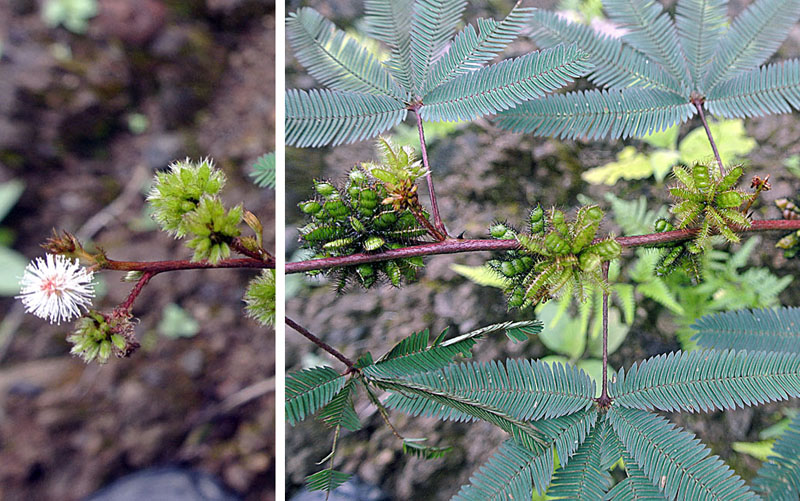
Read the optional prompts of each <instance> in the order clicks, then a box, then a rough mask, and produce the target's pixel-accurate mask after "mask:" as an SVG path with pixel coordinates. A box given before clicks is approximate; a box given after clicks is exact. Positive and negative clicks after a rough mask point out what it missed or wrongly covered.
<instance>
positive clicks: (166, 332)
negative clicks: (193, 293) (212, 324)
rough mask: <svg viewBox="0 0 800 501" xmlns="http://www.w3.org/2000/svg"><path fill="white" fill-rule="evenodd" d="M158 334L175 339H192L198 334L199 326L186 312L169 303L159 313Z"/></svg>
mask: <svg viewBox="0 0 800 501" xmlns="http://www.w3.org/2000/svg"><path fill="white" fill-rule="evenodd" d="M157 329H158V333H159V334H161V335H162V336H164V337H168V338H171V339H177V338H182V337H194V336H195V335H196V334H197V333H198V332H200V324H199V323H198V322H197V320H195V318H194V317H193V316H192V315H191V314H189V313H188V312H187V311H186V310H184V309H183V308H181V307H180V306H178V305H177V304H175V303H169V304H167V305H166V306H164V309H163V310H162V311H161V321H160V322H158V328H157Z"/></svg>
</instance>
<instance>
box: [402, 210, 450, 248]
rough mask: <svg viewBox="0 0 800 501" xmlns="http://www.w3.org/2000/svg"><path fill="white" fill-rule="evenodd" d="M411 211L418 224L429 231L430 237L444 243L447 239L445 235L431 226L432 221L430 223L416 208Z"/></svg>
mask: <svg viewBox="0 0 800 501" xmlns="http://www.w3.org/2000/svg"><path fill="white" fill-rule="evenodd" d="M409 210H410V211H411V213H412V214H414V218H415V219H416V220H417V222H418V223H419V224H421V225H422V226H424V227H425V229H426V230H428V234H429V235H430V236H432V237H433V238H435V239H436V240H437V241H442V240H445V239H446V238H447V237H446V236H445V235H442V233H441V232H440V231H439V230H437V229H436V228H435V227H434V226H433V225H432V224H431V222H430V221H428V218H426V217H425V215H424V214H423V213H422V212H421V211H420V210H419V209H418V208H416V207H415V208H411V209H409Z"/></svg>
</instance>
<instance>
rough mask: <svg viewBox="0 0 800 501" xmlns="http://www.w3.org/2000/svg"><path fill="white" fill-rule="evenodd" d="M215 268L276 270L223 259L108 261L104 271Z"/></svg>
mask: <svg viewBox="0 0 800 501" xmlns="http://www.w3.org/2000/svg"><path fill="white" fill-rule="evenodd" d="M214 268H275V262H274V261H273V262H267V261H264V260H261V259H254V258H251V257H246V258H240V259H222V260H220V261H218V262H217V263H216V264H213V263H210V262H209V261H189V260H188V259H178V260H173V261H115V260H113V259H108V260H106V261H105V262H104V263H103V265H102V269H105V270H112V271H141V272H144V273H146V272H153V273H162V272H165V271H178V270H200V269H214Z"/></svg>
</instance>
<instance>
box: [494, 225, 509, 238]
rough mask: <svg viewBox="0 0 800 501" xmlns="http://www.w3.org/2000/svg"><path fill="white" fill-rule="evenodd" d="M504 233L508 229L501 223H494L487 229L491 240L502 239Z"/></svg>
mask: <svg viewBox="0 0 800 501" xmlns="http://www.w3.org/2000/svg"><path fill="white" fill-rule="evenodd" d="M506 231H508V228H507V227H506V225H504V224H502V223H496V224H493V225H491V226H490V227H489V234H490V235H491V236H492V238H503V237H504V236H505V234H506Z"/></svg>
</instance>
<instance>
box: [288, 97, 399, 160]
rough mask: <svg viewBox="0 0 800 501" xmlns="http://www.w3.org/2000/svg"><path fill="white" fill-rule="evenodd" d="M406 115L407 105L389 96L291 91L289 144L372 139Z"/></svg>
mask: <svg viewBox="0 0 800 501" xmlns="http://www.w3.org/2000/svg"><path fill="white" fill-rule="evenodd" d="M406 113H408V110H407V109H406V105H405V104H404V103H403V102H402V101H400V100H398V99H396V98H393V97H389V96H376V95H372V94H362V93H358V92H343V91H332V90H326V89H322V90H310V91H304V90H297V89H289V90H287V91H286V144H288V145H290V146H297V147H300V148H303V147H309V146H312V147H316V146H324V145H328V144H330V145H337V144H341V143H349V142H353V141H360V140H363V139H369V138H372V137H375V136H377V135H378V134H380V133H381V132H383V131H385V130H387V129H390V128H391V127H393V126H395V125H397V124H399V123H400V122H402V121H403V120H404V119H405V117H406Z"/></svg>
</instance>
